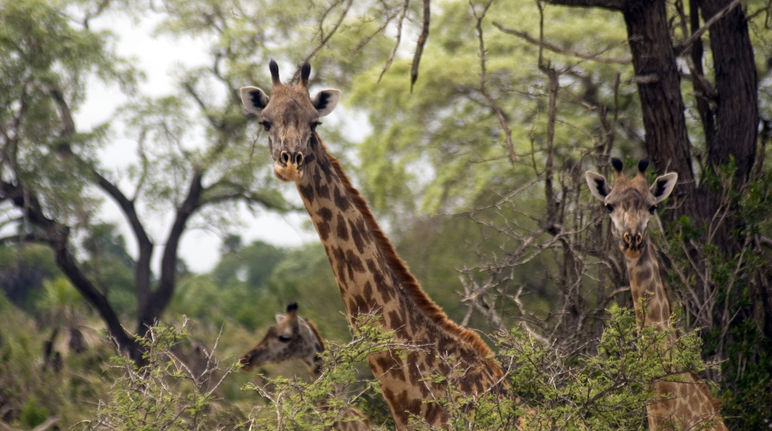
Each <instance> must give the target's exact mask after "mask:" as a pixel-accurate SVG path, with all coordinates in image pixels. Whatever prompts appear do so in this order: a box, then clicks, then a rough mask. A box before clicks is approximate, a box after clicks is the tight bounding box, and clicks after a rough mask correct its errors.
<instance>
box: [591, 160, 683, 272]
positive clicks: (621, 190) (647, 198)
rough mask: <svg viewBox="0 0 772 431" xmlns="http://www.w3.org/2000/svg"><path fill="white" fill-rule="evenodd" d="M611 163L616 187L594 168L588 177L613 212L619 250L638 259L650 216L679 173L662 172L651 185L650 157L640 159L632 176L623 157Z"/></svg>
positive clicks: (606, 205)
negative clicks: (647, 174) (623, 161)
mask: <svg viewBox="0 0 772 431" xmlns="http://www.w3.org/2000/svg"><path fill="white" fill-rule="evenodd" d="M611 164H612V166H613V167H614V170H615V171H616V176H615V178H614V186H613V187H610V186H609V184H608V181H607V180H606V178H605V177H604V176H603V175H601V174H598V173H595V172H591V171H587V172H586V173H585V179H586V180H587V185H588V186H589V187H590V193H592V195H593V196H595V197H596V198H597V199H599V200H601V201H603V206H604V207H605V208H606V210H607V211H608V212H609V215H610V216H611V233H612V234H613V235H614V237H615V238H616V239H617V240H619V248H620V250H622V253H623V254H624V255H625V257H627V258H628V259H638V257H640V255H641V252H642V251H643V249H644V248H645V247H646V241H647V234H646V226H647V225H648V223H649V217H651V215H652V214H654V211H655V210H656V209H657V205H658V204H659V203H660V202H662V201H663V200H665V199H666V198H667V197H668V196H669V195H670V193H671V192H672V191H673V187H675V185H676V181H678V174H677V173H675V172H670V173H667V174H664V175H661V176H659V177H657V178H656V179H655V180H654V182H653V183H652V184H651V186H649V184H648V183H647V182H646V168H647V167H648V166H649V162H648V161H646V160H641V161H640V162H639V163H638V174H637V175H635V176H634V177H631V178H628V177H626V176H625V174H624V173H623V172H622V168H623V164H622V161H621V160H619V159H611Z"/></svg>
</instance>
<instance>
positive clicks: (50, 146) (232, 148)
mask: <svg viewBox="0 0 772 431" xmlns="http://www.w3.org/2000/svg"><path fill="white" fill-rule="evenodd" d="M104 10H105V4H103V3H102V2H93V3H83V2H61V3H49V2H40V1H36V0H29V1H20V2H13V3H12V4H7V5H4V6H3V7H2V8H0V19H2V21H3V22H4V23H6V25H4V26H3V29H2V30H0V52H2V60H0V61H1V62H2V75H1V76H0V87H1V88H0V92H2V96H0V97H2V100H1V101H0V105H1V106H2V107H3V109H2V111H0V139H2V141H1V145H2V146H1V147H0V155H1V158H0V205H3V206H5V208H6V209H7V211H8V213H9V214H14V215H13V216H12V219H11V220H10V223H12V224H14V225H15V229H16V233H14V234H12V235H9V236H7V237H5V238H3V239H2V242H14V243H26V242H38V243H43V244H46V245H47V246H49V247H50V248H51V249H52V250H53V252H54V255H55V260H56V263H57V265H58V267H59V268H60V269H61V271H62V272H63V273H64V274H65V276H66V277H67V278H68V280H69V281H70V283H72V285H73V286H74V287H75V288H76V289H77V290H78V292H80V294H81V295H83V297H84V298H85V299H86V300H87V301H88V302H89V303H90V304H91V305H92V306H93V307H94V308H95V309H96V311H97V312H98V313H99V315H100V317H101V318H102V319H103V320H104V321H105V323H106V325H107V328H108V330H109V333H110V335H111V336H112V337H113V338H114V339H115V340H116V342H117V343H118V345H119V346H121V348H122V349H123V350H125V351H127V352H128V353H129V354H130V356H131V357H132V358H133V359H134V360H137V361H140V362H141V358H142V352H141V351H142V345H141V344H139V343H138V342H137V341H136V340H135V338H134V337H133V335H132V334H131V333H129V332H127V331H126V330H125V329H124V326H123V325H122V323H121V321H120V318H119V315H118V313H117V312H116V310H115V308H114V307H113V306H112V305H111V304H110V302H109V300H108V295H109V291H110V289H109V287H110V283H111V282H110V280H100V277H98V274H97V273H96V272H95V271H93V268H92V270H91V271H90V270H88V268H87V266H86V265H84V261H83V256H82V255H80V253H78V252H77V249H78V247H79V246H82V247H84V249H85V250H86V251H97V250H98V249H99V247H97V244H98V243H95V242H93V241H89V240H87V241H85V243H84V244H79V243H78V239H77V238H78V236H77V234H78V233H80V232H89V231H93V229H96V226H98V223H99V221H98V220H95V219H94V217H93V216H92V214H93V212H94V210H95V208H96V207H97V205H98V204H99V203H100V202H101V200H102V198H103V197H106V198H107V199H109V200H112V201H113V202H114V203H115V204H116V205H117V206H118V207H119V208H120V211H121V213H122V215H123V216H124V218H125V222H126V224H127V225H128V226H129V229H130V231H131V233H132V235H133V236H134V238H133V240H134V241H135V242H136V247H137V250H138V251H137V254H136V257H135V259H134V261H133V285H134V292H135V295H136V302H137V322H136V333H137V334H138V335H140V336H142V335H144V334H145V332H146V331H147V330H148V328H149V327H150V326H151V325H152V324H154V323H155V322H156V321H157V320H158V319H159V318H160V316H161V314H162V312H163V310H164V309H165V308H166V306H167V305H168V303H169V301H170V299H171V297H172V294H173V293H174V290H175V287H176V285H177V274H178V269H179V265H180V261H179V258H178V251H179V244H180V239H181V237H182V235H183V234H184V232H185V231H186V229H187V228H188V227H189V225H190V222H191V220H192V219H193V217H194V216H196V215H197V214H203V215H205V216H207V217H210V218H211V217H215V216H218V214H220V213H218V209H220V211H222V210H223V209H226V210H227V209H228V208H229V207H228V205H233V203H235V202H238V201H241V202H246V203H248V204H250V205H258V206H260V207H263V208H268V209H277V210H283V209H285V208H287V206H286V204H285V203H284V201H283V199H282V198H281V196H280V194H279V193H278V192H276V191H275V189H274V188H272V187H271V184H273V183H267V182H266V181H265V177H266V175H261V174H259V173H256V172H255V170H254V169H253V166H254V163H255V162H258V161H260V160H261V157H260V155H255V157H253V158H249V157H243V155H244V154H248V153H250V145H251V143H250V142H249V141H248V140H247V139H246V138H245V134H244V129H245V126H246V120H245V119H244V117H243V115H242V114H241V111H240V108H238V105H236V104H235V103H230V102H226V103H224V104H223V106H222V107H221V109H219V110H218V109H215V107H207V109H206V110H205V109H204V107H203V106H201V105H200V104H199V103H198V102H200V99H197V98H196V96H197V95H198V94H197V93H195V92H192V91H190V92H188V93H187V94H186V93H185V92H184V90H183V91H181V92H180V96H179V97H176V96H174V97H172V96H169V97H163V98H158V99H150V98H141V97H139V98H136V99H135V101H133V102H132V103H131V104H130V106H127V107H125V109H124V110H123V113H124V114H125V117H126V118H127V120H126V121H127V123H128V126H129V128H130V130H133V131H135V133H136V135H135V136H136V148H137V156H138V159H139V162H138V163H137V165H136V166H134V167H133V169H131V170H130V173H131V174H130V175H129V177H128V179H127V178H122V176H121V175H120V174H118V173H116V172H110V171H109V170H108V169H105V168H104V167H103V166H102V165H101V164H100V162H99V160H98V157H97V156H96V150H97V149H98V148H100V147H102V146H104V145H107V144H109V143H111V142H112V137H111V134H112V132H113V131H112V130H111V128H110V124H103V125H100V126H97V127H96V128H94V129H93V130H90V131H81V130H79V129H78V128H77V125H76V123H75V119H74V116H73V113H74V112H76V111H77V109H78V107H79V106H80V105H81V104H82V102H83V100H84V98H85V95H86V93H87V88H86V87H87V86H86V84H87V82H88V81H87V80H88V79H93V78H94V77H96V78H99V79H102V80H103V81H105V82H107V83H118V84H120V85H121V86H122V88H124V89H125V90H127V91H132V90H134V89H136V82H137V79H138V71H136V70H134V69H133V68H132V67H130V65H129V63H128V62H127V61H126V60H124V59H121V58H118V57H116V56H115V55H114V54H113V52H112V51H111V50H112V45H111V43H112V41H113V36H112V35H111V34H109V33H107V32H96V31H93V30H91V28H90V23H91V22H92V21H93V20H95V19H98V17H99V15H100V13H102V12H103V11H104ZM187 86H189V84H183V88H187ZM233 91H234V92H235V89H234V90H233ZM190 102H192V103H193V104H194V106H195V105H196V104H198V106H199V107H200V108H201V111H200V115H201V118H203V119H204V120H205V123H204V126H203V128H202V129H201V131H202V132H203V135H204V136H205V139H203V142H201V143H200V145H189V144H188V143H187V140H188V139H189V138H190V135H191V133H190V130H188V129H187V128H186V126H189V125H190V124H191V122H192V121H193V120H194V119H193V118H190V117H189V114H188V113H187V112H186V111H185V109H184V106H185V105H186V103H190ZM127 183H129V184H130V185H129V186H127V185H126V184H127ZM128 189H132V190H131V191H130V192H129V191H127V190H128ZM94 190H97V191H99V193H100V194H95V193H94ZM154 207H155V208H156V209H157V210H159V211H162V212H164V211H168V212H169V213H170V214H172V215H173V217H172V218H173V220H172V222H171V225H170V226H169V229H168V233H167V234H166V237H165V238H164V239H163V240H162V241H160V242H162V243H163V244H164V245H163V247H162V251H161V252H162V257H161V269H160V274H159V275H158V277H157V278H155V277H154V276H153V274H152V271H151V261H152V256H153V253H154V251H155V250H156V249H157V246H156V245H155V243H156V242H157V241H158V240H157V239H153V238H152V237H151V235H150V234H149V233H148V230H147V229H148V227H147V220H146V215H147V213H150V212H151V211H152V210H153V208H154ZM143 210H144V211H147V213H145V214H143V212H144V211H143ZM147 218H149V217H147ZM91 238H95V236H91ZM112 246H116V247H122V244H120V243H115V244H112ZM95 257H96V256H92V258H95ZM101 281H105V283H104V284H102V283H101Z"/></svg>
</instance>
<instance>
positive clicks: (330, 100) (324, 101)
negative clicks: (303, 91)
mask: <svg viewBox="0 0 772 431" xmlns="http://www.w3.org/2000/svg"><path fill="white" fill-rule="evenodd" d="M339 99H340V90H336V89H334V88H328V89H326V90H321V91H319V92H318V93H316V94H315V95H314V98H313V99H311V103H312V104H313V105H314V108H316V112H318V113H319V116H320V117H324V116H325V115H327V114H329V113H330V112H332V110H333V109H335V106H337V105H338V100H339Z"/></svg>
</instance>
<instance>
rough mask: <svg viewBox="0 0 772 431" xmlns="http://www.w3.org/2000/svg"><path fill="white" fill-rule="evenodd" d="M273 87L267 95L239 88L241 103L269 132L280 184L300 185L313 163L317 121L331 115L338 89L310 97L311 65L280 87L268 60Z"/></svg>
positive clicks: (274, 166) (272, 155) (274, 167)
mask: <svg viewBox="0 0 772 431" xmlns="http://www.w3.org/2000/svg"><path fill="white" fill-rule="evenodd" d="M269 68H270V70H271V80H272V81H273V87H272V88H271V95H270V96H269V95H268V94H266V93H265V92H264V91H263V90H261V89H260V88H257V87H242V88H241V90H240V94H241V101H242V103H243V104H244V108H245V109H246V110H247V112H250V113H252V114H255V115H257V116H258V117H259V118H260V124H261V125H262V126H263V128H264V129H265V130H266V131H267V132H268V148H269V150H270V151H271V157H272V158H273V169H274V173H275V174H276V176H277V177H278V178H279V179H280V180H282V181H295V182H299V181H300V180H301V179H302V178H303V173H304V172H305V170H306V166H309V165H310V164H312V163H314V160H313V159H314V157H313V151H312V149H313V146H314V145H318V138H317V136H316V132H315V129H316V126H318V125H319V124H321V123H320V122H319V118H321V117H324V116H325V115H327V114H329V113H330V112H332V110H333V109H335V106H336V105H337V104H338V99H339V98H340V90H335V89H326V90H321V91H319V92H318V93H316V94H315V95H314V97H313V98H312V97H310V96H309V93H308V77H309V76H310V75H311V66H310V65H309V64H308V63H305V64H303V67H302V68H301V71H300V82H298V83H297V84H296V85H292V86H291V85H285V84H282V82H281V80H280V79H279V66H278V65H277V64H276V62H275V61H273V60H271V62H270V65H269Z"/></svg>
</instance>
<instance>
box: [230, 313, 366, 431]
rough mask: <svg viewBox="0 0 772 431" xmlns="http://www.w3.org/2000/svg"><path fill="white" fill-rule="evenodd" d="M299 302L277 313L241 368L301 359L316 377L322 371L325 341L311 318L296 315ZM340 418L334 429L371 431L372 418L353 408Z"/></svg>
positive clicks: (246, 368) (341, 414)
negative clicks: (284, 312) (285, 310)
mask: <svg viewBox="0 0 772 431" xmlns="http://www.w3.org/2000/svg"><path fill="white" fill-rule="evenodd" d="M297 309H298V307H297V304H296V303H292V304H290V305H288V306H287V314H284V315H282V314H277V315H276V324H274V325H273V326H271V327H270V328H268V331H267V332H266V334H265V336H263V338H262V339H261V340H260V341H259V342H258V343H257V344H256V345H255V347H253V348H252V349H251V350H250V351H248V352H247V353H245V354H244V356H242V357H241V359H240V360H239V363H240V364H241V365H242V369H243V370H245V371H248V370H250V369H252V368H253V367H257V366H260V365H263V364H267V363H276V362H284V361H287V360H290V359H300V360H302V361H303V362H304V363H305V364H306V365H307V366H308V369H309V370H310V371H311V375H312V376H313V377H314V378H315V379H316V378H318V377H319V376H321V374H322V365H323V364H322V359H321V356H320V355H321V354H322V352H324V341H323V340H322V336H321V335H320V334H319V330H317V329H316V325H314V324H313V322H311V321H310V320H307V319H305V318H303V317H300V316H298V315H297ZM338 417H339V418H340V420H339V421H338V422H335V424H334V425H333V429H335V430H337V431H369V430H370V429H371V427H370V420H369V419H368V418H367V416H365V415H364V413H362V412H360V411H359V410H357V409H356V408H354V407H346V408H345V409H343V410H341V411H340V412H339V413H338Z"/></svg>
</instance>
